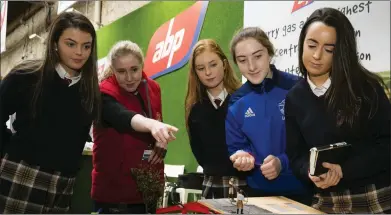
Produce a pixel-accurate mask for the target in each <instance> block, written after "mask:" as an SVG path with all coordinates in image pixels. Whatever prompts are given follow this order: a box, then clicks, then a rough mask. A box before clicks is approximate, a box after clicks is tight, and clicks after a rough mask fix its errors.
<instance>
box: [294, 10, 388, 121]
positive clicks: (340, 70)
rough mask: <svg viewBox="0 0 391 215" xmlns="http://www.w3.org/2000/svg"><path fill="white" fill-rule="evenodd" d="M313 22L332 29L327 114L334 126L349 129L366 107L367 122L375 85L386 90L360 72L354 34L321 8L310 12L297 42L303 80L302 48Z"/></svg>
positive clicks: (374, 78) (374, 103) (336, 14)
mask: <svg viewBox="0 0 391 215" xmlns="http://www.w3.org/2000/svg"><path fill="white" fill-rule="evenodd" d="M314 22H322V23H324V24H325V25H327V26H330V27H333V28H335V31H336V32H337V41H336V44H335V49H334V51H333V59H332V67H331V72H330V79H331V86H330V88H329V89H328V90H327V93H326V94H325V100H326V102H327V105H328V110H329V111H331V112H332V113H334V114H335V115H336V117H337V125H338V126H341V125H343V124H348V125H350V126H353V124H354V123H355V120H356V119H357V117H358V115H359V112H360V110H361V107H362V106H363V105H368V106H369V112H368V119H370V118H372V117H373V115H374V113H375V112H376V111H377V101H378V96H377V95H378V94H377V93H376V91H377V89H378V88H379V84H380V85H382V86H383V87H384V88H386V89H387V86H386V85H385V84H384V82H383V80H382V79H381V77H379V76H378V75H376V74H375V73H372V72H370V71H368V70H367V69H366V68H364V67H363V66H362V64H361V62H360V60H359V58H358V56H357V42H356V37H355V31H354V28H353V26H352V24H351V23H350V21H349V19H348V18H347V17H346V16H345V15H344V14H343V13H342V12H340V11H338V10H336V9H334V8H321V9H318V10H316V11H314V12H313V13H312V14H311V16H310V17H308V19H307V21H306V23H305V24H304V26H303V28H302V30H301V33H300V38H299V55H298V57H299V68H300V72H301V74H302V75H303V76H304V77H307V70H306V68H305V67H304V64H303V60H302V56H303V45H304V39H305V37H306V34H307V29H308V27H309V26H310V25H311V24H312V23H314Z"/></svg>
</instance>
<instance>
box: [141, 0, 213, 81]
mask: <svg viewBox="0 0 391 215" xmlns="http://www.w3.org/2000/svg"><path fill="white" fill-rule="evenodd" d="M207 7H208V1H197V2H196V3H195V4H193V5H192V6H191V7H189V8H188V9H186V10H185V11H183V12H181V13H180V14H178V15H177V16H176V17H174V18H172V19H171V20H169V21H167V22H166V23H164V24H163V25H161V26H160V27H159V28H158V29H157V30H156V32H155V33H154V34H153V36H152V38H151V41H150V42H149V46H148V50H147V55H146V57H145V62H144V72H145V73H146V74H147V76H149V77H151V78H153V79H154V78H157V77H159V76H162V75H164V74H167V73H170V72H173V71H175V70H177V69H179V68H181V67H182V66H183V65H185V64H186V63H187V61H188V60H189V57H190V53H191V48H192V47H193V46H194V44H195V43H196V42H197V41H198V37H199V35H200V31H201V27H202V24H203V22H204V18H205V13H206V9H207Z"/></svg>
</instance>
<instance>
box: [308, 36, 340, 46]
mask: <svg viewBox="0 0 391 215" xmlns="http://www.w3.org/2000/svg"><path fill="white" fill-rule="evenodd" d="M307 40H309V41H311V42H314V43H316V44H319V42H318V41H316V40H314V39H311V38H310V39H307ZM324 45H325V46H332V47H335V44H332V43H325V44H324Z"/></svg>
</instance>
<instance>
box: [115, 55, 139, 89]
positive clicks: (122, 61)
mask: <svg viewBox="0 0 391 215" xmlns="http://www.w3.org/2000/svg"><path fill="white" fill-rule="evenodd" d="M112 67H113V70H114V75H115V78H116V79H117V82H118V84H119V86H120V87H121V88H122V89H124V90H125V91H126V92H134V91H136V90H137V88H138V86H139V85H140V82H141V79H142V70H143V65H142V64H141V62H140V60H139V59H138V58H137V57H136V56H134V55H133V54H128V55H124V56H120V57H117V58H115V59H114V60H113V62H112Z"/></svg>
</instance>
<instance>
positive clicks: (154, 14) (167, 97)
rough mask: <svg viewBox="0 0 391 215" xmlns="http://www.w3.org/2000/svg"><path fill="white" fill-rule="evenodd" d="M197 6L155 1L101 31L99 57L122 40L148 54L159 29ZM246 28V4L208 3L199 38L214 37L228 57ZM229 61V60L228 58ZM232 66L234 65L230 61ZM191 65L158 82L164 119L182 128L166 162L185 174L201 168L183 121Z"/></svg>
mask: <svg viewBox="0 0 391 215" xmlns="http://www.w3.org/2000/svg"><path fill="white" fill-rule="evenodd" d="M192 4H194V2H192V1H184V2H175V1H172V2H152V3H150V4H148V5H146V6H144V7H143V8H141V9H139V10H136V11H134V12H133V13H131V14H128V15H126V16H124V17H122V18H121V19H119V20H117V21H115V22H113V23H112V24H111V25H109V26H106V27H103V28H101V29H100V30H99V31H98V33H97V34H98V47H99V48H98V58H103V57H105V56H106V55H107V53H108V52H109V50H110V48H111V46H112V45H114V44H115V43H116V42H117V41H119V40H132V41H133V42H136V43H137V44H139V46H140V47H141V49H142V50H143V51H144V54H146V51H147V49H148V44H149V40H150V38H151V37H152V35H153V33H154V32H155V31H156V29H157V28H158V27H159V26H160V25H162V24H163V23H165V22H166V21H168V20H170V19H171V18H172V17H175V16H176V15H177V14H179V13H180V12H182V11H183V10H185V9H187V8H188V7H189V6H191V5H192ZM242 25H243V2H230V4H227V3H226V2H209V6H208V9H207V12H206V16H205V20H204V24H203V27H202V30H201V33H200V38H199V39H203V38H213V39H215V40H216V41H217V42H218V43H219V44H220V45H221V46H222V48H223V50H224V52H225V53H226V54H227V55H228V56H230V55H229V42H230V40H231V37H232V36H233V34H234V32H235V31H236V30H238V29H239V28H241V27H242ZM229 58H230V57H229ZM231 64H232V65H233V62H232V61H231ZM188 71H189V67H188V64H186V65H185V66H184V67H182V68H181V69H179V70H177V71H175V72H172V73H169V74H167V75H164V76H161V77H159V78H157V79H156V81H157V82H158V83H159V84H160V87H161V89H162V102H163V120H164V121H165V122H167V123H170V124H172V125H174V126H176V127H178V128H179V129H180V131H179V132H178V133H177V135H176V137H177V140H175V141H174V142H172V143H170V144H169V148H168V153H167V157H166V159H165V162H166V163H168V164H185V165H186V171H195V170H196V167H197V166H198V164H197V162H196V161H195V159H194V157H193V154H192V152H191V149H190V146H189V140H188V135H187V132H186V128H185V120H184V116H185V114H184V100H185V95H186V86H187V74H188Z"/></svg>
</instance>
